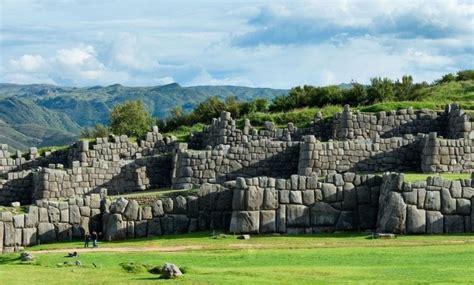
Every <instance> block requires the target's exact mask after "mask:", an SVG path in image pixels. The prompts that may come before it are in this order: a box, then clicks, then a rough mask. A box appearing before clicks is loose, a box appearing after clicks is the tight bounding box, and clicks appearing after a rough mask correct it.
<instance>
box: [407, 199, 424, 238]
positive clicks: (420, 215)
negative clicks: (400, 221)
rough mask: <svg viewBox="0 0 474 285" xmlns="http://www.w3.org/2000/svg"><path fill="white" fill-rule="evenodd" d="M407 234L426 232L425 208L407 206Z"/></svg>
mask: <svg viewBox="0 0 474 285" xmlns="http://www.w3.org/2000/svg"><path fill="white" fill-rule="evenodd" d="M406 227H407V228H406V233H407V234H423V233H425V232H426V213H425V210H420V209H417V208H416V206H414V205H408V206H407V217H406Z"/></svg>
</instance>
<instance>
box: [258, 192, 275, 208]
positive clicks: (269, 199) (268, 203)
mask: <svg viewBox="0 0 474 285" xmlns="http://www.w3.org/2000/svg"><path fill="white" fill-rule="evenodd" d="M262 208H263V209H264V210H276V209H277V208H278V192H277V190H275V189H274V188H266V189H265V192H264V198H263V206H262Z"/></svg>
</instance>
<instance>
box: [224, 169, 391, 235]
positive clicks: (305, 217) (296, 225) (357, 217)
mask: <svg viewBox="0 0 474 285" xmlns="http://www.w3.org/2000/svg"><path fill="white" fill-rule="evenodd" d="M381 183H382V179H381V177H380V176H375V175H355V174H354V173H346V174H344V175H341V174H333V175H329V176H327V177H326V179H325V180H323V181H319V180H318V177H317V176H314V175H313V176H299V175H292V176H291V178H290V179H274V178H269V177H254V178H248V179H244V178H239V179H238V180H237V181H236V185H235V189H234V195H233V200H232V209H233V212H232V220H231V225H230V232H235V233H274V232H279V233H321V232H333V231H346V230H364V229H374V228H375V225H376V220H377V211H378V200H379V192H380V185H381Z"/></svg>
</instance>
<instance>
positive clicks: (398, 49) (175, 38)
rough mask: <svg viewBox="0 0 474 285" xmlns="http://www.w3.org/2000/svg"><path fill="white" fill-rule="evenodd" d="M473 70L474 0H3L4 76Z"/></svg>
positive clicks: (175, 77) (278, 76)
mask: <svg viewBox="0 0 474 285" xmlns="http://www.w3.org/2000/svg"><path fill="white" fill-rule="evenodd" d="M473 67H474V1H473V0H467V1H466V0H444V1H436V0H435V1H433V0H431V1H421V0H420V1H419V0H410V1H405V0H402V1H393V0H392V1H354V0H353V1H349V0H333V1H328V0H323V1H310V0H294V1H256V0H254V1H226V0H219V1H217V0H215V1H197V0H194V1H192V0H190V1H185V0H175V1H160V0H155V1H151V0H149V1H147V0H133V1H132V0H129V1H126V0H122V1H119V0H101V1H98V0H97V1H96V0H56V1H53V0H0V82H4V83H20V84H30V83H49V84H56V85H62V86H77V87H82V86H96V85H110V84H115V83H120V84H123V85H127V86H154V85H163V84H169V83H172V82H177V83H179V84H181V85H183V86H194V85H243V86H250V87H272V88H291V87H294V86H298V85H303V84H312V85H329V84H339V83H348V82H352V81H356V82H360V83H367V82H369V80H370V78H372V77H376V76H377V77H378V76H380V77H389V78H392V79H396V78H401V76H403V75H405V74H410V75H412V76H413V78H414V80H415V81H416V82H421V81H427V82H431V81H433V80H435V79H438V78H440V76H441V75H443V74H446V73H449V72H456V71H458V70H461V69H472V68H473Z"/></svg>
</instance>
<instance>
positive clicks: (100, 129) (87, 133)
mask: <svg viewBox="0 0 474 285" xmlns="http://www.w3.org/2000/svg"><path fill="white" fill-rule="evenodd" d="M109 134H110V132H109V128H107V127H106V126H104V125H102V124H96V125H95V127H94V128H93V129H88V128H86V129H83V130H82V131H81V134H80V137H81V138H82V139H95V138H105V137H108V136H109Z"/></svg>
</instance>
